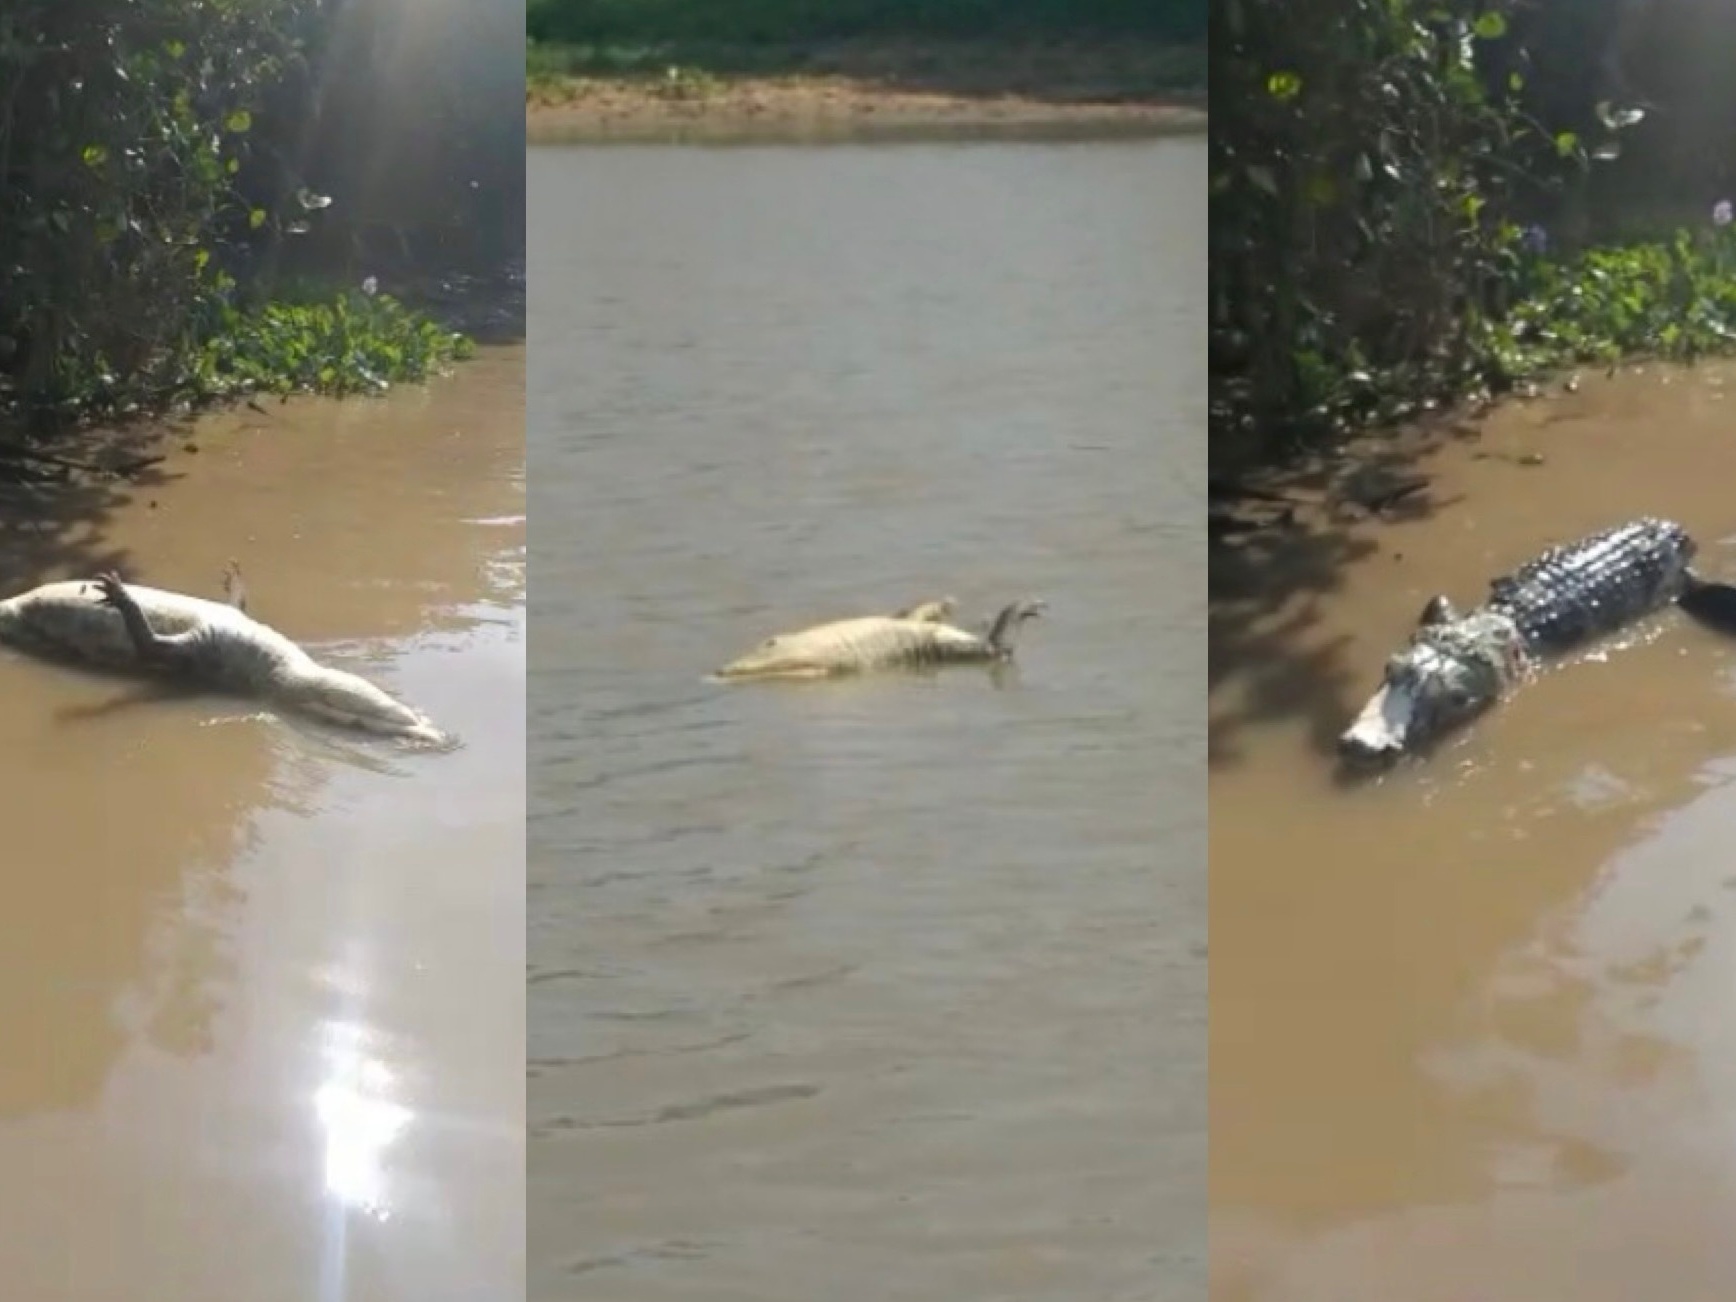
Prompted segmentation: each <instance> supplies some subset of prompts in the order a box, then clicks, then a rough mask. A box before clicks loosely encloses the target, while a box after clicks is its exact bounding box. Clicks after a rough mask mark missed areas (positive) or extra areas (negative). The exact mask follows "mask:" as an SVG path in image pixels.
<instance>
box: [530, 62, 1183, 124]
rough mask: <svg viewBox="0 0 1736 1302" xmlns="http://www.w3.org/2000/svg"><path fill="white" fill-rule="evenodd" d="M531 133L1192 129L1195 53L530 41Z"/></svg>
mask: <svg viewBox="0 0 1736 1302" xmlns="http://www.w3.org/2000/svg"><path fill="white" fill-rule="evenodd" d="M525 99H526V113H527V129H528V131H529V132H530V134H531V137H532V139H550V138H559V137H571V136H574V135H597V136H609V135H633V134H657V133H664V132H668V131H670V130H700V131H706V130H716V131H722V132H729V133H751V132H771V133H786V132H839V131H842V132H854V131H901V130H910V131H921V130H945V129H978V130H992V129H1025V128H1041V127H1048V126H1058V127H1090V126H1094V125H1103V126H1106V127H1150V128H1168V129H1177V130H1189V129H1194V130H1198V129H1203V127H1204V125H1205V53H1204V50H1203V48H1200V47H1197V46H1190V45H1178V44H1173V43H1165V42H1160V41H1155V40H1115V41H1110V40H1102V39H1097V40H1090V39H1073V40H1059V41H1036V40H1030V39H1024V40H1014V39H994V40H988V39H951V40H924V41H915V40H890V39H874V40H849V41H832V42H815V43H806V44H791V43H761V44H754V45H724V44H705V45H693V44H688V45H676V44H660V45H644V46H620V45H552V46H551V45H535V44H533V45H531V46H530V48H529V54H528V61H527V78H526V83H525Z"/></svg>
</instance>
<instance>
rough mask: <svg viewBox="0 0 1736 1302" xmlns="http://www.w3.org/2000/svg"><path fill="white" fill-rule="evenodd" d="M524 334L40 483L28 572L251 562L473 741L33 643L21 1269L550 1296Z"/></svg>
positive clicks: (10, 525) (0, 1251)
mask: <svg viewBox="0 0 1736 1302" xmlns="http://www.w3.org/2000/svg"><path fill="white" fill-rule="evenodd" d="M523 357H524V354H523V350H522V349H519V348H502V349H490V350H487V351H485V352H484V354H483V355H482V356H481V357H479V358H478V359H477V360H475V361H473V362H470V363H467V364H465V365H463V366H462V367H460V368H459V369H458V371H457V372H456V373H455V374H454V375H453V376H451V377H449V378H446V379H442V380H438V381H435V382H434V383H433V384H431V385H429V386H427V387H426V388H408V389H404V390H402V391H399V392H396V393H394V394H392V395H390V396H388V397H386V398H384V399H381V400H379V401H371V402H370V401H352V402H345V403H336V402H329V401H317V400H308V401H295V402H291V403H289V404H287V405H280V404H279V403H277V402H276V401H275V400H271V401H268V402H266V403H264V404H262V405H261V406H260V407H258V408H248V407H242V408H238V409H236V410H235V411H233V412H230V413H227V414H224V415H220V416H216V417H213V418H210V419H206V420H201V421H200V422H198V423H197V424H196V425H195V426H194V427H193V428H191V429H190V430H187V431H185V432H183V433H182V434H180V435H178V436H177V437H175V438H173V439H171V440H169V441H168V442H167V443H166V444H164V445H163V447H162V448H161V449H160V450H161V451H163V452H164V453H166V460H164V461H163V463H162V464H161V465H159V466H157V467H156V468H155V469H154V470H151V471H148V472H146V474H145V476H144V477H143V479H141V480H140V481H139V482H138V483H137V484H134V485H129V484H126V483H112V482H111V483H109V484H103V485H98V486H96V487H91V488H74V489H69V490H66V491H63V492H57V493H54V494H52V495H50V498H49V500H46V501H44V500H39V499H37V498H34V497H29V496H26V495H23V494H21V493H19V492H18V491H17V490H10V491H9V493H8V495H7V497H6V500H5V502H4V506H3V508H0V509H3V512H4V520H5V524H4V530H3V532H0V578H3V579H4V588H5V590H6V591H7V592H8V593H10V592H13V591H16V590H19V589H22V588H25V587H29V586H32V585H34V584H35V583H37V582H41V581H45V580H47V579H51V578H61V577H88V576H90V575H92V574H93V573H95V572H97V571H98V570H99V569H102V568H107V567H109V566H118V567H119V568H120V569H121V570H122V572H123V573H124V574H125V575H127V576H128V577H131V578H135V579H137V580H139V581H141V582H148V583H151V584H154V585H157V586H164V587H172V588H180V589H182V590H186V591H192V592H196V593H201V594H208V595H216V594H217V592H218V583H219V575H220V573H221V570H222V566H223V563H224V561H225V560H226V559H227V558H229V557H234V558H236V559H237V560H239V562H240V563H241V566H242V569H243V571H244V573H245V574H246V576H247V580H248V583H249V586H250V594H249V595H250V609H251V611H252V612H253V613H254V614H255V615H257V616H258V617H259V618H261V619H263V620H265V621H267V622H269V623H271V624H273V625H275V626H276V627H278V628H280V629H282V630H283V631H285V632H286V633H288V634H290V635H291V636H293V637H295V638H297V639H298V640H300V641H302V642H303V643H304V644H306V645H307V646H308V647H309V649H310V650H312V651H313V652H314V653H315V654H316V656H318V657H320V658H321V659H324V660H327V661H329V662H330V663H334V664H338V665H341V666H344V667H348V668H351V669H354V670H356V671H358V672H361V673H364V674H366V675H368V676H370V677H372V678H374V679H375V680H376V681H379V682H380V683H381V684H382V685H384V686H386V687H388V688H390V689H392V690H395V691H397V692H399V693H400V694H402V695H403V696H404V697H406V698H407V699H409V700H411V701H413V702H414V703H416V704H417V705H418V706H420V707H422V708H424V709H426V710H427V711H428V712H429V713H430V714H431V715H433V717H434V718H435V719H436V720H437V721H438V722H440V723H441V724H442V725H443V726H445V727H448V728H450V729H452V730H454V731H456V732H458V733H459V734H461V735H462V736H463V738H464V739H465V742H466V745H465V747H464V748H463V749H461V750H459V751H456V752H454V753H451V754H417V753H414V752H407V751H404V750H401V749H395V748H394V747H393V746H392V745H391V744H390V743H380V742H374V741H368V740H357V739H354V738H347V737H338V736H334V735H331V734H328V733H326V732H324V731H319V730H311V729H307V728H296V727H291V726H289V725H287V724H285V723H283V722H281V721H278V720H276V719H274V718H271V717H270V716H267V715H262V714H259V713H256V712H255V711H254V710H253V709H252V708H251V707H250V706H248V705H247V704H245V703H238V702H231V701H226V700H222V699H208V698H191V699H187V698H183V699H163V698H160V697H158V698H148V697H145V696H142V695H141V694H140V693H139V691H138V690H137V688H136V686H135V685H132V684H129V683H128V682H126V681H124V680H120V679H115V678H105V677H95V676H90V675H86V674H82V673H79V672H75V671H70V670H67V669H63V668H59V667H55V666H50V665H45V664H42V663H39V662H36V661H32V660H26V659H23V658H21V657H18V656H16V655H13V654H11V653H0V735H3V736H5V737H6V738H7V739H8V743H7V745H6V746H5V747H3V748H0V785H3V787H4V790H5V792H6V797H5V806H6V809H7V811H8V817H7V830H6V833H5V840H6V845H5V849H4V851H3V852H0V861H3V862H4V863H5V865H6V874H7V886H8V905H7V908H6V910H5V913H4V920H3V921H0V954H4V955H5V967H6V980H5V981H4V982H3V983H0V1027H3V1028H4V1030H5V1036H6V1044H7V1047H6V1053H5V1055H4V1060H3V1062H0V1172H4V1174H0V1278H4V1279H5V1281H6V1283H5V1286H4V1289H3V1290H0V1291H4V1292H5V1293H6V1295H7V1296H9V1297H18V1298H29V1299H31V1302H92V1300H93V1299H101V1300H102V1302H162V1300H163V1299H167V1298H173V1299H176V1302H337V1300H338V1299H344V1302H387V1300H390V1302H399V1300H400V1299H403V1298H408V1297H414V1298H417V1299H419V1300H423V1299H425V1300H427V1302H440V1300H449V1302H491V1300H493V1299H502V1300H504V1299H513V1298H521V1297H522V1296H523V1288H524V1258H523V1252H524V1248H523V1226H524V1203H523V1197H524V1195H523V1189H524V1185H523V1173H524V1166H523V1117H524V1112H523V1107H524V1104H523V1099H524V1095H523V1076H522V1067H521V1063H522V1061H523V1046H524V1040H523V1034H524V1023H523V1010H524V1001H523V955H524V948H523V945H524V939H523V938H524V932H523V925H524V896H523V876H522V867H521V865H522V863H523V854H524V823H523V792H524V731H523V689H524V550H523V549H524V478H523V465H524V444H523V434H522V431H523V410H524V407H523V392H524V389H523V384H524V381H523V374H524V366H523Z"/></svg>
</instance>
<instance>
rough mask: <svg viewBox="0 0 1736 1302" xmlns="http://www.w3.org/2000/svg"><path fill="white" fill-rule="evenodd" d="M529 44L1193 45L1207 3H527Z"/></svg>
mask: <svg viewBox="0 0 1736 1302" xmlns="http://www.w3.org/2000/svg"><path fill="white" fill-rule="evenodd" d="M525 20H526V27H527V30H528V32H529V35H530V39H531V40H532V41H534V42H539V43H543V42H546V43H555V44H567V45H574V46H582V47H591V48H597V47H614V48H617V49H623V50H633V49H635V48H643V47H645V46H666V47H669V46H673V47H682V46H687V47H692V46H711V47H738V48H739V47H742V46H753V45H780V44H781V45H802V44H811V43H816V42H824V41H839V40H859V39H899V38H910V37H917V38H935V37H946V38H955V39H956V38H965V37H985V36H995V37H1001V36H1019V35H1034V36H1052V35H1056V34H1062V35H1070V36H1098V37H1119V36H1143V37H1149V38H1154V39H1161V40H1170V41H1183V42H1194V41H1201V40H1203V39H1204V38H1205V34H1206V6H1205V4H1203V3H1201V0H529V3H528V5H527V8H526V13H525Z"/></svg>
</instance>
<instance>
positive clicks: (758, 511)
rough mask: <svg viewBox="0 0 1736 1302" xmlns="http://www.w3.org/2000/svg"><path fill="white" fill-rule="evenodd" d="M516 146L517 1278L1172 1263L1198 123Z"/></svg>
mask: <svg viewBox="0 0 1736 1302" xmlns="http://www.w3.org/2000/svg"><path fill="white" fill-rule="evenodd" d="M530 187H531V190H530V202H531V219H530V232H531V252H530V270H531V277H530V280H531V304H530V307H531V323H532V326H531V338H532V341H533V342H532V354H531V365H530V428H529V436H528V437H529V457H530V464H531V466H532V469H533V474H532V476H531V498H532V500H531V518H532V520H533V521H534V527H533V529H532V531H531V565H532V568H533V570H534V572H535V574H536V581H537V586H536V596H535V609H534V613H533V619H532V632H533V636H532V642H531V654H530V665H531V672H530V686H529V698H530V714H531V725H530V736H529V744H530V753H531V773H532V784H531V792H530V826H529V841H530V862H529V869H528V871H529V904H528V907H529V912H530V964H531V968H530V981H531V987H530V1002H529V1035H530V1051H531V1058H532V1064H531V1079H530V1085H529V1090H530V1095H529V1108H530V1132H529V1145H530V1151H529V1157H528V1169H529V1189H530V1195H529V1196H530V1276H531V1288H530V1296H531V1297H532V1298H535V1299H537V1302H566V1300H574V1302H577V1300H585V1302H590V1300H592V1299H604V1298H607V1299H609V1300H610V1302H649V1300H650V1299H674V1298H705V1299H708V1300H711V1302H736V1300H740V1302H750V1300H751V1302H779V1300H780V1299H801V1300H802V1302H808V1300H810V1299H814V1298H821V1297H824V1298H846V1299H853V1298H864V1299H867V1298H873V1299H877V1300H879V1299H886V1300H890V1299H933V1298H967V1297H968V1298H990V1297H993V1298H998V1299H1009V1300H1011V1299H1018V1300H1020V1302H1026V1300H1032V1299H1044V1300H1053V1302H1062V1300H1066V1302H1074V1300H1076V1299H1081V1298H1092V1299H1102V1300H1104V1302H1108V1300H1109V1299H1123V1300H1125V1302H1135V1300H1137V1302H1150V1300H1151V1299H1163V1300H1167V1299H1196V1298H1199V1297H1201V1296H1202V1295H1203V1273H1204V1268H1203V1255H1204V1254H1203V1242H1204V1230H1205V1226H1204V1207H1203V1201H1202V1199H1201V1191H1202V1179H1203V1174H1204V1162H1205V1136H1204V1122H1205V1117H1204V1102H1205V1098H1204V1078H1203V1069H1204V1050H1205V1042H1204V1034H1205V1026H1204V1021H1205V1007H1204V996H1205V990H1204V948H1203V942H1204V932H1205V896H1204V886H1205V882H1204V863H1203V851H1204V833H1205V825H1204V809H1203V798H1204V782H1203V773H1202V769H1201V765H1200V756H1201V754H1202V752H1203V747H1204V725H1205V717H1204V709H1203V701H1202V699H1201V694H1200V691H1199V682H1200V670H1201V667H1202V653H1203V638H1204V608H1203V607H1204V602H1203V593H1204V578H1205V572H1204V563H1205V548H1204V540H1203V538H1202V536H1201V531H1200V528H1199V516H1200V510H1199V503H1200V501H1201V500H1202V494H1203V479H1204V453H1205V447H1204V439H1203V430H1204V420H1203V416H1204V348H1203V341H1204V337H1205V332H1204V330H1203V329H1202V328H1201V326H1200V322H1201V319H1202V314H1203V311H1204V289H1205V285H1204V274H1205V273H1204V267H1205V258H1204V252H1205V200H1204V190H1205V142H1204V141H1203V140H1200V139H1197V138H1196V139H1192V140H1158V141H1119V142H1096V143H1074V144H1055V143H1017V144H1005V143H997V144H981V143H971V144H961V143H947V144H937V143H926V144H920V145H899V146H865V145H864V146H848V145H845V146H830V147H812V146H789V147H740V148H728V149H702V148H675V147H669V148H646V147H632V146H619V147H609V148H593V149H538V150H534V151H533V152H532V156H531V166H530ZM942 593H952V594H954V595H956V596H957V597H958V598H959V599H960V600H961V602H962V603H963V605H964V607H965V612H966V615H967V616H968V617H970V618H972V619H974V618H975V617H976V616H978V615H981V614H985V613H987V612H988V611H990V610H991V609H992V608H993V607H994V606H995V605H996V604H997V603H1000V602H1005V601H1008V600H1011V599H1013V598H1014V597H1018V596H1022V595H1037V596H1042V597H1045V598H1047V599H1048V600H1049V602H1050V605H1051V610H1050V617H1049V618H1048V619H1047V620H1046V621H1044V622H1041V623H1038V624H1035V625H1032V626H1030V627H1028V628H1027V630H1026V636H1025V638H1024V641H1023V643H1022V651H1021V655H1020V661H1019V664H1018V665H1017V669H1016V672H1013V673H1009V674H1007V675H1005V676H1004V677H1002V678H1000V679H999V680H997V679H995V678H994V677H991V676H990V675H989V674H988V673H986V672H983V671H981V670H980V669H969V668H961V669H957V670H954V671H949V672H947V673H944V674H941V675H938V676H934V677H916V676H898V675H893V676H888V677H882V678H876V679H865V680H859V681H853V682H834V683H825V684H760V685H742V686H733V687H731V686H724V685H719V684H714V683H708V682H706V681H704V676H705V675H706V674H708V673H709V672H710V671H711V670H712V669H714V668H715V667H717V666H718V665H720V664H721V663H723V661H725V660H726V659H729V658H731V657H732V656H734V655H736V654H738V653H739V652H740V651H742V650H744V649H746V648H748V647H751V646H752V645H754V644H756V643H757V642H759V641H760V640H761V639H762V638H764V637H765V636H767V635H768V634H770V633H772V632H775V631H777V630H778V629H780V628H783V627H787V626H790V625H792V624H802V623H805V622H809V621H813V620H818V619H824V618H827V617H832V616H840V615H851V614H855V613H859V612H864V611H875V610H891V609H893V608H894V607H896V606H899V605H903V604H905V603H908V602H911V601H914V600H917V599H919V598H923V597H927V596H933V595H939V594H942Z"/></svg>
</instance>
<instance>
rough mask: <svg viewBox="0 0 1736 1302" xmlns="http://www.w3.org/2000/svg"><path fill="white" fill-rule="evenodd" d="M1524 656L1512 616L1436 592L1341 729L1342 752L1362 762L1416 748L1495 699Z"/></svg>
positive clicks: (1520, 666)
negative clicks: (1460, 607) (1455, 602)
mask: <svg viewBox="0 0 1736 1302" xmlns="http://www.w3.org/2000/svg"><path fill="white" fill-rule="evenodd" d="M1525 661H1526V655H1525V644H1524V640H1523V639H1522V638H1521V637H1520V634H1519V629H1518V627H1517V626H1516V625H1515V624H1514V622H1513V620H1512V619H1511V618H1509V617H1508V616H1506V615H1504V614H1502V613H1501V612H1500V611H1496V610H1488V609H1481V610H1474V611H1472V612H1471V613H1470V614H1468V615H1461V614H1460V613H1459V612H1458V611H1456V610H1454V609H1453V607H1452V604H1451V603H1450V602H1449V601H1448V600H1447V599H1446V598H1445V597H1436V598H1435V599H1434V600H1432V601H1430V602H1429V604H1428V605H1427V606H1426V607H1424V608H1423V613H1422V617H1421V618H1420V619H1419V620H1418V621H1417V629H1416V632H1415V633H1413V634H1412V635H1411V640H1410V645H1409V646H1407V647H1406V648H1405V649H1404V650H1403V651H1400V652H1399V653H1398V654H1397V655H1395V656H1393V657H1392V658H1391V659H1390V660H1388V661H1387V662H1386V673H1385V675H1384V676H1383V679H1382V681H1381V685H1380V687H1379V689H1378V690H1377V691H1376V692H1375V693H1374V695H1373V696H1371V697H1369V699H1368V704H1367V705H1365V706H1363V707H1362V712H1361V713H1360V714H1358V715H1357V716H1356V720H1355V722H1353V723H1352V724H1351V725H1350V727H1348V728H1346V729H1345V730H1344V732H1343V733H1342V734H1341V735H1340V736H1339V738H1338V750H1339V754H1340V755H1341V756H1343V757H1344V759H1346V760H1347V761H1350V762H1352V763H1357V764H1380V763H1387V762H1391V761H1393V760H1396V759H1398V758H1399V757H1401V756H1403V755H1407V754H1413V753H1415V752H1416V751H1417V750H1419V749H1421V748H1422V747H1423V746H1425V745H1427V744H1428V743H1429V742H1431V741H1433V740H1435V739H1437V738H1438V737H1440V736H1441V735H1442V734H1443V733H1446V732H1447V731H1449V730H1450V729H1452V728H1453V727H1455V726H1456V725H1458V724H1461V723H1464V722H1466V721H1467V720H1469V719H1472V718H1474V717H1476V716H1477V715H1478V714H1481V713H1482V712H1483V711H1484V710H1486V709H1488V708H1489V707H1490V706H1491V705H1493V704H1494V703H1495V702H1496V701H1497V700H1499V699H1500V698H1501V696H1502V694H1503V693H1504V692H1505V691H1506V690H1507V688H1508V685H1509V684H1510V683H1511V682H1512V681H1513V680H1514V679H1515V678H1516V677H1518V675H1519V674H1520V673H1521V672H1523V670H1524V667H1525Z"/></svg>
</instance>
